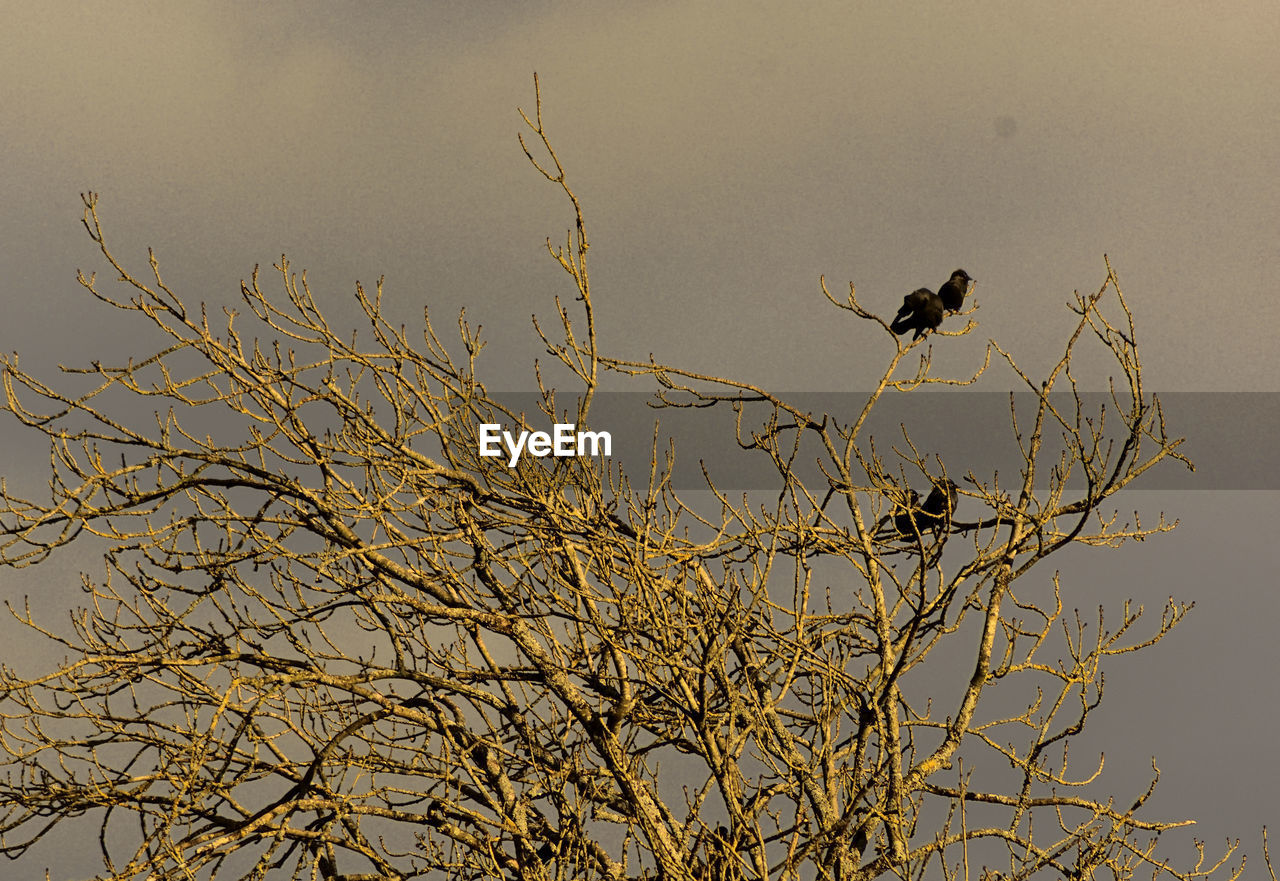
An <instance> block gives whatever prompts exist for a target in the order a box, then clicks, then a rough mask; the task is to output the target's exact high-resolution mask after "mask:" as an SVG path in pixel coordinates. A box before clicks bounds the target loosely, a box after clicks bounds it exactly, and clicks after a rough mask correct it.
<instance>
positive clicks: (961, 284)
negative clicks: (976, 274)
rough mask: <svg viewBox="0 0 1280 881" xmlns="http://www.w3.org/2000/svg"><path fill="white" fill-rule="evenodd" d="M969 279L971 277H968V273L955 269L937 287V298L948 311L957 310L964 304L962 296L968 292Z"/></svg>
mask: <svg viewBox="0 0 1280 881" xmlns="http://www.w3.org/2000/svg"><path fill="white" fill-rule="evenodd" d="M971 281H973V279H972V278H970V277H969V273H967V272H965V271H964V270H963V269H957V270H956V271H955V272H953V273H951V278H949V279H947V283H946V284H944V285H943V286H942V287H940V288H938V299H940V300H942V305H943V307H945V308H946V310H947V311H948V312H959V311H960V308H961V307H962V306H964V298H965V295H966V294H967V293H969V282H971Z"/></svg>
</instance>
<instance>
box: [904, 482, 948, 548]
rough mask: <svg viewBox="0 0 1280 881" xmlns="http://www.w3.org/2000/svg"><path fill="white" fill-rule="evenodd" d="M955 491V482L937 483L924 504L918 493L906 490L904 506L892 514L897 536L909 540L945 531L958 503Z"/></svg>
mask: <svg viewBox="0 0 1280 881" xmlns="http://www.w3.org/2000/svg"><path fill="white" fill-rule="evenodd" d="M956 489H957V487H956V482H955V481H954V480H951V479H950V478H946V479H944V480H940V481H937V482H935V483H934V485H933V489H932V490H931V491H930V492H929V496H928V498H926V499H925V500H924V504H921V503H920V493H918V492H916V491H915V490H913V489H909V490H907V496H908V500H907V504H906V506H905V507H902V506H900V507H898V508H897V509H896V510H895V511H894V514H893V528H894V529H896V530H898V536H899V537H900V538H908V539H910V538H915V537H916V536H917V535H923V534H924V533H925V532H928V531H929V530H934V531H937V530H939V529H946V528H947V527H948V526H949V525H950V524H951V515H952V514H953V513H955V510H956V502H957V501H959V494H958V493H957V492H956Z"/></svg>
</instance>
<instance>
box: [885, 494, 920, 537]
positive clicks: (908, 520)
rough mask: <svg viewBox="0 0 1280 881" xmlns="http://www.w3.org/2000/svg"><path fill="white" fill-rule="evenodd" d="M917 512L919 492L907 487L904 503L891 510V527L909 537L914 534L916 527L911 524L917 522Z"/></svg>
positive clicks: (918, 509) (918, 508)
mask: <svg viewBox="0 0 1280 881" xmlns="http://www.w3.org/2000/svg"><path fill="white" fill-rule="evenodd" d="M919 513H920V493H918V492H916V491H915V490H913V489H909V490H907V503H906V505H905V506H903V505H899V506H898V507H896V508H894V510H893V528H894V529H896V530H898V535H900V536H906V537H907V538H910V537H911V536H913V535H915V534H916V528H915V526H913V525H912V524H913V523H915V522H918V520H917V517H916V516H915V515H917V514H919ZM926 528H927V527H926Z"/></svg>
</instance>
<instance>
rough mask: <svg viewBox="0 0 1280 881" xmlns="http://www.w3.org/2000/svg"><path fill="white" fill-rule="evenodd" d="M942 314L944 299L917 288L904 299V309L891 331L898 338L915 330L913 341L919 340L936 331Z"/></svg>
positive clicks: (895, 320)
mask: <svg viewBox="0 0 1280 881" xmlns="http://www.w3.org/2000/svg"><path fill="white" fill-rule="evenodd" d="M942 313H943V305H942V298H941V297H939V296H938V295H937V294H935V293H934V292H933V291H931V290H929V289H928V288H917V289H916V290H914V291H912V292H911V293H909V294H907V295H906V296H905V297H903V298H902V308H901V309H899V310H898V315H897V317H896V318H894V319H893V323H892V324H890V325H889V329H890V330H892V331H893V332H894V333H896V334H897V335H898V336H902V335H903V334H904V333H906V332H907V331H909V330H915V332H916V335H915V336H913V337H912V338H911V339H913V340H918V339H920V337H922V336H924V332H925V331H926V330H934V329H935V328H937V326H938V325H939V324H941V323H942Z"/></svg>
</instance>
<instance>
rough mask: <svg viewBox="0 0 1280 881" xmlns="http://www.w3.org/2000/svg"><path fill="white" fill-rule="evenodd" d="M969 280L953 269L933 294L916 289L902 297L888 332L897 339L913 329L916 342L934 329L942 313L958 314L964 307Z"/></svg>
mask: <svg viewBox="0 0 1280 881" xmlns="http://www.w3.org/2000/svg"><path fill="white" fill-rule="evenodd" d="M971 281H973V278H972V277H970V275H969V273H967V272H965V271H964V270H963V269H957V270H956V271H955V272H953V273H951V278H949V279H948V280H947V281H946V283H945V284H943V286H942V287H940V288H938V292H937V293H936V294H935V293H934V292H933V291H931V290H929V289H928V288H917V289H916V290H914V291H912V292H911V293H909V294H907V295H906V296H905V297H903V298H902V308H901V309H899V310H898V316H897V317H896V318H894V319H893V323H892V324H890V325H889V329H890V330H892V331H893V332H894V333H896V334H897V335H898V336H902V335H903V334H904V333H906V332H907V331H909V330H914V331H915V332H916V335H915V336H913V337H912V338H911V339H912V340H918V339H920V337H922V336H924V332H925V331H926V330H936V329H937V327H938V325H939V324H941V323H942V316H943V315H944V314H946V313H947V312H959V311H960V309H961V307H962V306H964V298H965V295H966V294H968V293H969V282H971Z"/></svg>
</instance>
